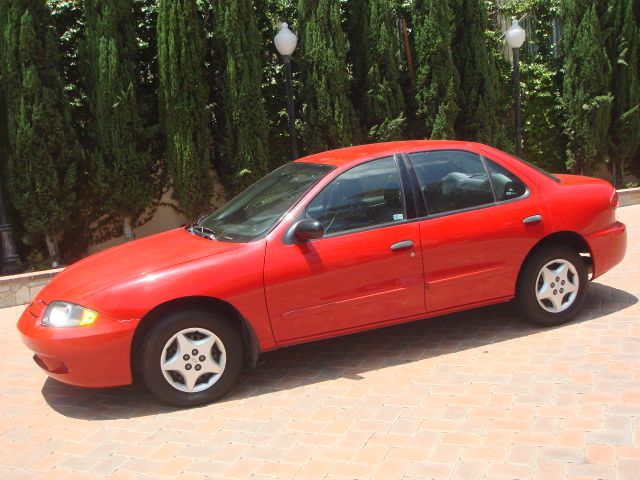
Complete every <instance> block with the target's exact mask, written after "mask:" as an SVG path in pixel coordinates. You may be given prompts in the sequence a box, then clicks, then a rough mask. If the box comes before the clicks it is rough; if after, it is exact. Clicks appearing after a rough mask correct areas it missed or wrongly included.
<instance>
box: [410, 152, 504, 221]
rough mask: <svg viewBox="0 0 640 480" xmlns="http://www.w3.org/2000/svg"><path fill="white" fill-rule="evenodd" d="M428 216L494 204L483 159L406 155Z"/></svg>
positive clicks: (447, 154)
mask: <svg viewBox="0 0 640 480" xmlns="http://www.w3.org/2000/svg"><path fill="white" fill-rule="evenodd" d="M409 158H410V160H411V163H412V165H413V169H414V171H415V173H416V176H417V177H418V183H419V184H420V189H421V190H422V194H423V195H424V200H425V203H426V205H427V212H428V213H429V215H436V214H439V213H446V212H453V211H456V210H462V209H466V208H472V207H479V206H481V205H487V204H491V203H494V198H493V191H492V190H491V183H490V182H489V177H488V176H487V171H486V170H485V168H484V164H483V162H482V158H481V157H480V156H479V155H476V154H474V153H471V152H465V151H462V150H434V151H429V152H420V153H412V154H410V155H409Z"/></svg>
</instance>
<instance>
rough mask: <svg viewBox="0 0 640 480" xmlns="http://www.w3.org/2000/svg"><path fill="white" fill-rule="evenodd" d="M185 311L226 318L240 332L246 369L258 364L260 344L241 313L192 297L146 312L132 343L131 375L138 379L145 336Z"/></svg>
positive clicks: (217, 301) (216, 301) (218, 301)
mask: <svg viewBox="0 0 640 480" xmlns="http://www.w3.org/2000/svg"><path fill="white" fill-rule="evenodd" d="M184 308H203V309H207V310H209V311H214V312H216V313H220V314H222V315H224V316H225V318H228V319H229V323H230V324H231V325H232V326H233V327H234V328H235V329H237V331H238V333H239V334H240V336H241V340H242V346H243V349H244V360H245V362H246V363H247V365H249V366H251V367H254V366H255V365H256V363H257V361H258V355H259V354H260V344H259V342H258V337H257V336H256V334H255V331H254V330H253V327H252V326H251V324H250V323H249V322H248V321H247V320H246V319H245V318H244V317H243V316H242V314H241V313H240V311H239V310H238V309H237V308H235V307H234V306H233V305H231V304H230V303H229V302H226V301H224V300H221V299H219V298H215V297H206V296H190V297H180V298H174V299H172V300H169V301H166V302H164V303H161V304H159V305H156V306H155V307H153V308H152V309H151V310H150V311H149V312H147V313H146V314H145V315H144V316H143V317H142V318H141V319H140V321H139V322H138V325H137V326H136V330H135V332H134V334H133V339H132V341H131V351H130V356H131V359H130V361H131V373H132V376H137V375H138V372H139V369H138V355H137V352H139V350H140V345H141V343H142V341H143V339H144V337H145V336H146V334H147V332H148V331H149V330H150V329H151V328H152V327H153V325H154V323H155V321H156V320H157V319H158V318H160V317H162V316H163V315H166V314H168V313H170V312H172V311H176V310H180V309H184Z"/></svg>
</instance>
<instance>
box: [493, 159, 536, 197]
mask: <svg viewBox="0 0 640 480" xmlns="http://www.w3.org/2000/svg"><path fill="white" fill-rule="evenodd" d="M485 162H487V168H488V169H489V174H490V175H491V182H492V183H493V188H494V189H495V191H496V200H498V201H499V202H501V201H504V200H512V199H514V198H518V197H522V196H523V195H525V194H526V193H527V186H526V185H525V184H524V182H523V181H522V180H520V179H519V178H518V177H517V176H515V175H514V174H513V173H511V172H510V171H509V170H507V169H506V168H504V167H503V166H501V165H498V164H497V163H495V162H494V161H492V160H489V159H488V158H486V157H485Z"/></svg>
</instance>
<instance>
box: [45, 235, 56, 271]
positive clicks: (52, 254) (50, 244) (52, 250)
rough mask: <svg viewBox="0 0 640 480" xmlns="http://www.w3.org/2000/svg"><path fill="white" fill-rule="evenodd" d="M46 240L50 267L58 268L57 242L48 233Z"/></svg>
mask: <svg viewBox="0 0 640 480" xmlns="http://www.w3.org/2000/svg"><path fill="white" fill-rule="evenodd" d="M45 242H47V250H48V251H49V259H50V260H51V267H52V268H58V267H59V266H60V261H59V259H60V256H59V255H58V244H57V243H56V241H55V240H54V239H53V238H51V237H50V236H49V235H47V236H46V237H45Z"/></svg>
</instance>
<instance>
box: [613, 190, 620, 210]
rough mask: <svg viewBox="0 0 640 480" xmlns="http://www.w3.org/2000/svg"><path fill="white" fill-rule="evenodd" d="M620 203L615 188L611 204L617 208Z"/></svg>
mask: <svg viewBox="0 0 640 480" xmlns="http://www.w3.org/2000/svg"><path fill="white" fill-rule="evenodd" d="M618 205H620V202H619V201H618V192H616V191H615V190H614V191H613V193H612V194H611V206H612V207H613V208H616V207H617V206H618Z"/></svg>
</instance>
